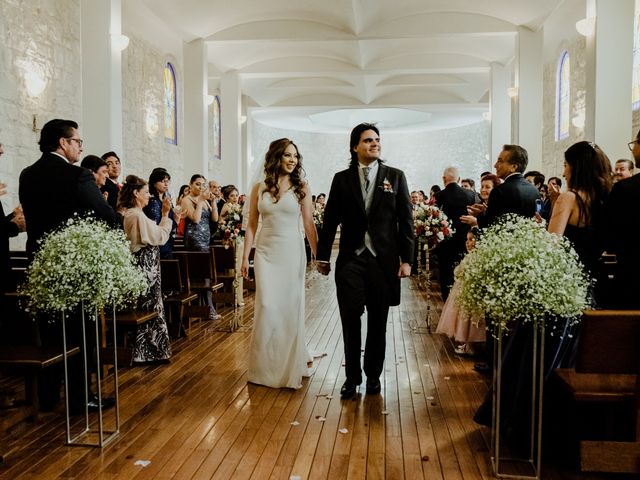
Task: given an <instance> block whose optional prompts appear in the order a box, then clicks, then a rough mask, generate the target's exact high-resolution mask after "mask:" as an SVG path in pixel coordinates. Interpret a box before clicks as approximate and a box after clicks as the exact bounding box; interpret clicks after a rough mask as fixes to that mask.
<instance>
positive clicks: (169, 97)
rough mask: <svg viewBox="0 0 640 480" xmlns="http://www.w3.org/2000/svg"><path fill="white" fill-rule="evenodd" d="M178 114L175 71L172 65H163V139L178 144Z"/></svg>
mask: <svg viewBox="0 0 640 480" xmlns="http://www.w3.org/2000/svg"><path fill="white" fill-rule="evenodd" d="M177 118H178V115H177V110H176V73H175V71H174V69H173V65H171V64H170V63H168V62H167V64H166V65H165V66H164V141H165V142H167V143H170V144H171V145H177V144H178V121H177Z"/></svg>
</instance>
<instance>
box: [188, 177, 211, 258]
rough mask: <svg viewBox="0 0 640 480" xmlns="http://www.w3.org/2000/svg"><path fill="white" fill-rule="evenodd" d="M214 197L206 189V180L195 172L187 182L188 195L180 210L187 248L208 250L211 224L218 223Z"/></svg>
mask: <svg viewBox="0 0 640 480" xmlns="http://www.w3.org/2000/svg"><path fill="white" fill-rule="evenodd" d="M214 201H215V197H214V196H213V195H212V194H211V192H210V191H209V190H208V189H207V181H206V180H205V178H204V177H203V176H202V175H199V174H195V175H193V176H192V177H191V182H190V183H189V195H187V196H185V197H184V198H183V199H182V212H183V215H184V216H185V232H184V237H185V245H186V247H187V250H199V251H201V252H204V251H207V250H209V243H210V237H211V230H212V229H211V227H212V224H217V223H218V209H217V208H215V204H213V208H212V203H213V202H214Z"/></svg>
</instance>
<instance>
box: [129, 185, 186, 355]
mask: <svg viewBox="0 0 640 480" xmlns="http://www.w3.org/2000/svg"><path fill="white" fill-rule="evenodd" d="M149 198H150V194H149V186H148V185H147V183H146V182H145V181H144V180H142V179H141V178H138V177H136V176H135V175H129V176H127V179H126V181H125V184H124V185H123V186H122V189H121V190H120V193H119V195H118V209H121V208H123V209H126V212H125V213H124V231H125V234H126V235H127V238H128V239H129V241H130V242H131V247H130V248H131V252H133V255H134V256H135V257H136V259H137V261H138V264H139V265H140V267H141V268H142V269H143V270H144V272H145V273H146V275H147V279H148V281H149V290H148V292H147V293H146V294H145V295H143V296H142V297H141V298H140V300H139V307H140V308H141V309H142V310H155V311H156V312H157V313H158V316H157V317H156V318H155V319H153V320H151V321H148V322H146V323H144V324H143V325H140V326H139V327H138V330H137V331H136V341H135V347H134V350H133V361H134V362H138V363H141V362H145V363H146V362H167V361H169V359H170V358H171V345H170V343H169V331H168V329H167V322H166V321H165V316H164V307H163V305H162V293H161V286H160V245H164V244H165V243H166V242H167V240H168V239H169V235H170V234H171V228H172V226H173V222H172V221H171V219H170V218H169V211H170V210H171V200H170V199H169V198H168V197H165V199H164V201H163V202H162V210H161V217H162V218H161V220H160V224H159V225H156V222H154V221H153V220H151V219H150V218H148V217H147V216H146V215H145V214H144V212H143V211H142V209H143V208H144V207H146V206H147V204H148V203H149Z"/></svg>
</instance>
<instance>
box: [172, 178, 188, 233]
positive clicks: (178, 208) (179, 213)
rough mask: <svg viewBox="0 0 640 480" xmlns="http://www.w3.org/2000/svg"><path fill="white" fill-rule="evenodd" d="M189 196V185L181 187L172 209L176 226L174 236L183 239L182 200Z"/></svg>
mask: <svg viewBox="0 0 640 480" xmlns="http://www.w3.org/2000/svg"><path fill="white" fill-rule="evenodd" d="M187 195H189V185H182V186H181V187H180V190H179V191H178V199H177V200H176V206H175V207H174V208H173V212H174V214H175V217H174V221H175V222H176V223H177V224H178V229H177V230H176V235H177V236H179V237H184V219H185V216H184V211H183V210H182V199H183V198H184V197H186V196H187Z"/></svg>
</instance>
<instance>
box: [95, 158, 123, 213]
mask: <svg viewBox="0 0 640 480" xmlns="http://www.w3.org/2000/svg"><path fill="white" fill-rule="evenodd" d="M102 159H103V160H104V161H105V162H107V173H108V174H109V179H108V180H107V181H106V182H105V184H104V186H103V187H102V188H101V189H100V191H101V192H102V193H105V192H106V193H107V202H109V205H111V208H113V210H114V211H116V207H117V204H118V192H119V191H120V189H121V188H122V184H121V183H120V181H119V180H118V179H119V178H120V170H121V164H120V157H118V155H117V154H116V152H107V153H105V154H104V155H102Z"/></svg>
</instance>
